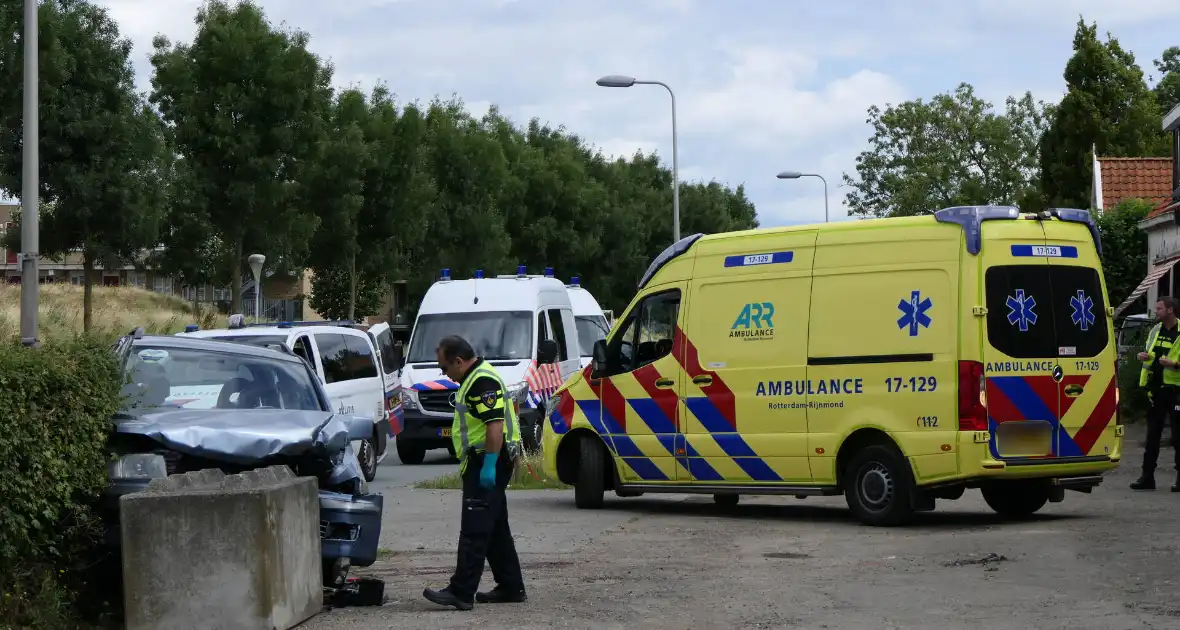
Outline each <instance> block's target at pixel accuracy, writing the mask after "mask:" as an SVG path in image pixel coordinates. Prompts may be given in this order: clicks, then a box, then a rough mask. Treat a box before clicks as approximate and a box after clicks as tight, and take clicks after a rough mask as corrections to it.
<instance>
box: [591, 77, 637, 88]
mask: <svg viewBox="0 0 1180 630" xmlns="http://www.w3.org/2000/svg"><path fill="white" fill-rule="evenodd" d="M595 83H597V84H598V85H600V86H602V87H631V86H632V85H635V77H625V76H623V75H621V74H610V75H607V76H605V77H602V78H601V79H599V80H597V81H595Z"/></svg>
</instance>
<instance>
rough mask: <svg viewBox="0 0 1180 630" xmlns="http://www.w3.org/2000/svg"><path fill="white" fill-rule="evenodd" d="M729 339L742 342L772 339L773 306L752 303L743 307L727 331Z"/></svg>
mask: <svg viewBox="0 0 1180 630" xmlns="http://www.w3.org/2000/svg"><path fill="white" fill-rule="evenodd" d="M729 338H730V339H741V340H743V341H761V340H765V339H774V304H772V303H770V302H752V303H750V304H747V305H745V306H743V307H742V312H741V313H739V314H738V316H737V319H736V320H734V322H733V326H731V327H730V329H729Z"/></svg>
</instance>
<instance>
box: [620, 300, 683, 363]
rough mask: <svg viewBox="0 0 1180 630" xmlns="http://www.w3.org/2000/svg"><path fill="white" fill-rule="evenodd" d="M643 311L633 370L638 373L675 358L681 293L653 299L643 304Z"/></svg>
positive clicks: (640, 312) (640, 313)
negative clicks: (669, 357)
mask: <svg viewBox="0 0 1180 630" xmlns="http://www.w3.org/2000/svg"><path fill="white" fill-rule="evenodd" d="M640 309H641V310H640V311H639V334H638V335H636V337H637V343H636V345H635V361H634V367H632V368H631V369H632V370H638V369H639V368H641V367H643V366H645V365H647V364H649V363H655V362H656V361H659V360H660V359H662V358H664V357H666V356H668V355H669V354H672V339H673V338H674V337H675V335H676V318H677V316H678V315H679V314H680V291H667V292H664V293H658V294H656V295H652V296H650V297H648V298H646V299H645V300H644V301H643V304H641V305H640Z"/></svg>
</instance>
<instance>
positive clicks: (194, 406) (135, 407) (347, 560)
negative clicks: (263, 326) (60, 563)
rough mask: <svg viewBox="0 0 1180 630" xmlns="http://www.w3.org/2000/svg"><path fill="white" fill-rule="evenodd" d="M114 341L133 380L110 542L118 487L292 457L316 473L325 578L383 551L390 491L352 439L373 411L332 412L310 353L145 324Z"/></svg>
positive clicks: (117, 444) (117, 453)
mask: <svg viewBox="0 0 1180 630" xmlns="http://www.w3.org/2000/svg"><path fill="white" fill-rule="evenodd" d="M115 352H116V353H117V355H118V357H119V360H120V362H121V364H122V365H123V368H124V373H125V374H126V375H127V381H126V385H125V386H124V388H123V396H124V400H125V403H124V409H123V411H121V412H120V413H119V414H118V415H117V416H116V418H115V426H114V431H113V433H112V435H111V437H110V441H109V445H110V449H111V451H112V452H113V454H114V457H113V459H112V462H111V464H110V467H109V478H110V486H109V487H108V490H107V492H106V493H105V495H104V497H103V510H102V511H103V516H104V520H105V521H106V523H107V524H108V536H107V541H108V544H111V545H118V544H119V528H118V514H119V497H120V496H122V495H124V494H127V493H130V492H136V491H139V490H142V489H144V488H146V487H147V485H148V483H149V482H150V481H151V480H152V479H154V478H158V477H165V476H167V475H169V474H175V473H185V472H189V471H194V470H202V469H205V468H217V469H220V470H222V471H224V472H225V473H226V474H234V473H240V472H243V471H246V470H252V469H255V468H264V467H266V466H272V465H287V466H289V467H290V468H291V470H292V471H294V472H295V473H296V474H297V475H300V476H311V477H315V478H316V479H317V480H318V481H319V487H320V537H321V543H322V554H323V569H324V581H325V585H327V586H338V585H340V584H341V583H342V582H343V580H344V578H345V576H346V575H347V572H348V567H349V566H352V565H355V566H368V565H371V564H372V563H373V562H375V561H376V559H377V547H378V540H379V538H380V536H381V511H382V507H383V505H382V497H381V495H379V494H370V493H368V488H367V482H366V481H365V478H364V475H363V474H362V472H361V467H360V462H359V461H358V460H357V456H356V453H355V452H354V451H353V449H352V446H351V440H355V439H362V438H366V437H368V436H369V435H370V434H371V433H372V420H371V419H370V418H365V417H359V416H349V415H341V414H336V413H334V412H333V411H332V406H331V403H330V401H329V398H328V395H327V394H326V393H325V391H324V389H323V386H322V385H321V384H320V381H319V379H318V378H316V376H315V374H314V373H313V372H312V370H311V368H310V367H309V366H308V364H307V363H306V361H304V360H303V359H302V358H300V357H298V356H296V355H295V354H293V353H292V352H290V350H289V349H287V348H285V347H283V346H278V347H276V348H260V347H255V346H249V345H245V344H236V343H229V342H224V341H209V340H203V339H194V338H185V337H177V336H145V335H144V334H143V332H142V331H141V330H136V331H135V332H133V333H132V334H130V335H127V336H125V337H123V338H121V339H120V340H119V341H118V342H117V343H116V344H115Z"/></svg>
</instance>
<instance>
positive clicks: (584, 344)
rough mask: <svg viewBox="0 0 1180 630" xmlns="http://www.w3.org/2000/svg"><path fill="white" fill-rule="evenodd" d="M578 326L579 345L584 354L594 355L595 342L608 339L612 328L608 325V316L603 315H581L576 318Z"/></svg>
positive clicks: (585, 355) (587, 355) (586, 355)
mask: <svg viewBox="0 0 1180 630" xmlns="http://www.w3.org/2000/svg"><path fill="white" fill-rule="evenodd" d="M574 322H575V323H576V324H577V326H578V346H579V347H580V348H581V350H582V356H584V357H589V356H594V342H596V341H598V340H600V339H606V333H607V332H608V331H609V330H610V328H609V327H608V326H607V325H606V318H605V317H603V316H601V315H597V316H595V315H579V316H578V317H575V318H574Z"/></svg>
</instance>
